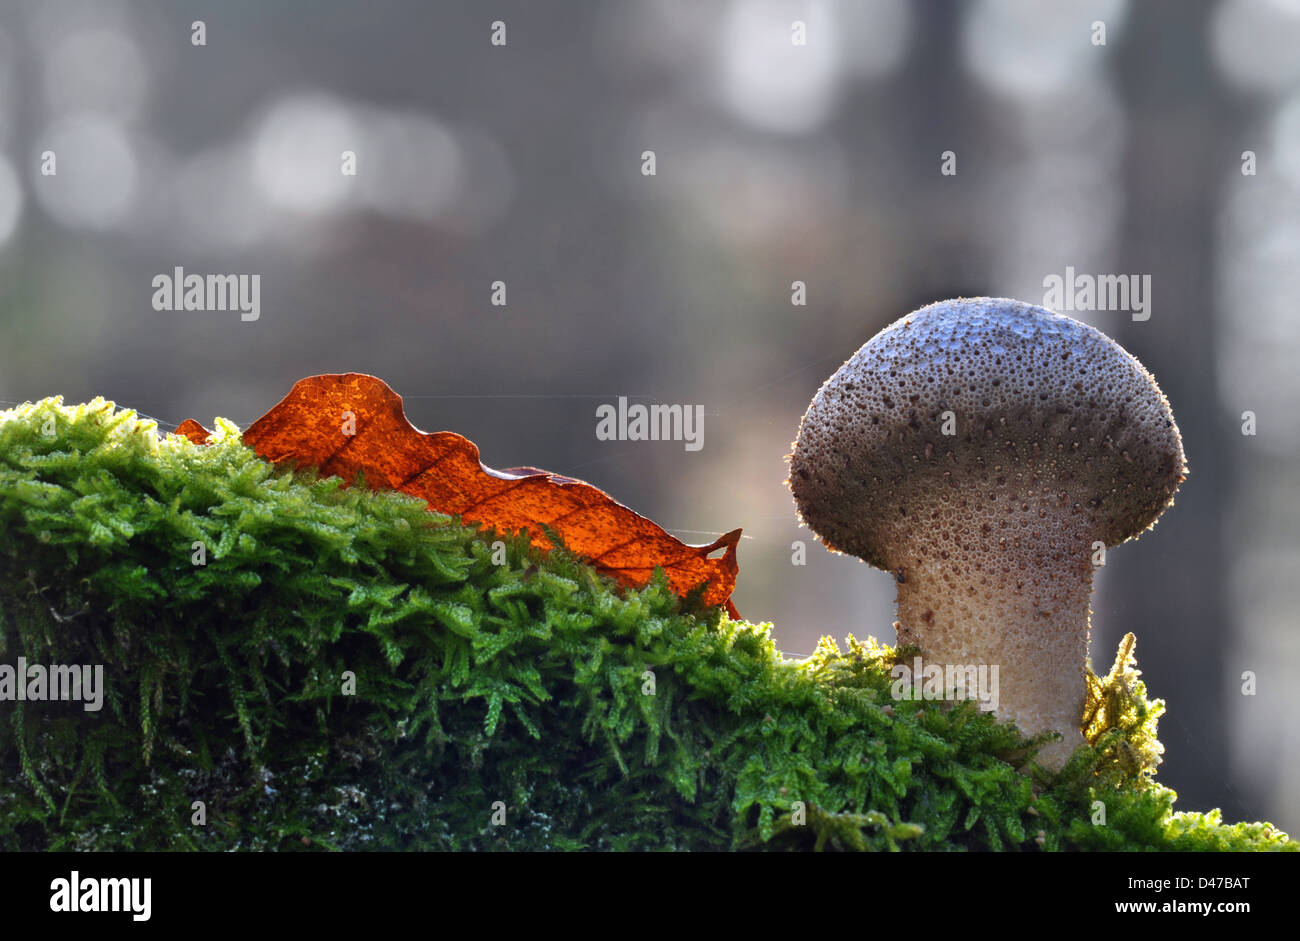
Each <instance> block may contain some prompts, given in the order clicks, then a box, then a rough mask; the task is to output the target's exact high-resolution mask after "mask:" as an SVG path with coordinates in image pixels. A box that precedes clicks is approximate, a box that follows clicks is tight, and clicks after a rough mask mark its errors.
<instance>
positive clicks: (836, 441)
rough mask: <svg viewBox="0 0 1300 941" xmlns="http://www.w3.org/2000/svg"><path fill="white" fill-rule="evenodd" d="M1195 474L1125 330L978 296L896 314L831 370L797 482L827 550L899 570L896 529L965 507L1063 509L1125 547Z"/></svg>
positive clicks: (810, 424)
mask: <svg viewBox="0 0 1300 941" xmlns="http://www.w3.org/2000/svg"><path fill="white" fill-rule="evenodd" d="M948 413H951V414H948ZM945 425H946V426H947V428H948V430H949V431H950V432H955V433H950V434H944V429H945ZM1185 476H1186V463H1185V459H1184V456H1183V447H1182V439H1181V437H1180V436H1179V434H1178V428H1177V426H1176V425H1175V424H1174V417H1173V413H1172V412H1171V411H1170V408H1169V402H1168V401H1167V400H1166V399H1165V397H1164V395H1163V394H1162V393H1161V391H1160V389H1159V387H1158V386H1157V385H1156V382H1155V379H1153V378H1152V376H1151V374H1150V373H1149V372H1147V370H1146V369H1145V368H1143V366H1142V364H1141V363H1139V362H1138V361H1137V360H1136V359H1134V358H1133V356H1131V355H1130V354H1129V353H1127V352H1126V351H1125V350H1124V349H1123V348H1121V347H1120V346H1119V344H1117V343H1116V342H1115V341H1114V340H1112V339H1110V338H1109V337H1107V336H1106V335H1105V334H1103V333H1101V332H1100V331H1098V330H1096V329H1094V328H1092V327H1090V326H1088V325H1087V324H1083V323H1080V322H1079V321H1077V320H1073V319H1071V318H1069V317H1064V316H1062V315H1060V314H1056V313H1053V312H1051V311H1049V310H1045V309H1044V308H1042V307H1035V306H1033V305H1031V304H1026V303H1023V302H1021V301H1015V300H1009V299H1006V298H993V297H975V298H960V299H957V300H949V301H940V302H938V303H935V304H930V305H929V306H927V307H922V308H921V309H919V310H917V311H915V312H913V313H911V314H909V315H908V316H906V317H903V318H902V319H900V320H898V321H895V322H894V323H892V324H890V325H889V326H888V327H886V328H885V329H883V330H881V331H880V333H878V334H876V336H874V337H873V338H872V339H870V340H868V341H867V342H866V343H865V344H864V345H863V346H862V347H861V348H860V349H859V350H858V351H857V352H856V353H855V354H854V355H853V356H852V357H851V358H850V359H849V360H848V361H847V362H846V363H844V365H843V366H841V367H840V368H839V369H838V370H837V371H836V372H835V374H834V375H833V376H831V377H830V378H829V379H827V380H826V382H825V383H823V384H822V387H821V388H820V389H819V390H818V392H817V395H816V396H815V397H814V398H813V400H812V403H811V404H810V405H809V407H808V411H807V412H806V413H805V415H804V417H803V422H802V424H801V425H800V428H799V438H798V440H797V441H796V442H795V444H794V453H793V454H791V455H790V479H789V484H790V489H791V491H792V492H793V494H794V499H795V503H796V505H797V506H798V509H799V514H800V516H801V517H802V519H803V521H804V522H805V523H807V525H808V526H809V527H810V528H811V529H812V530H813V531H814V532H816V533H817V534H818V536H820V537H821V539H822V542H824V543H825V544H826V546H827V548H829V549H832V550H834V551H837V552H848V553H851V554H853V555H856V556H858V557H860V558H861V559H863V560H864V561H866V562H868V563H870V564H871V565H874V566H877V567H879V568H884V569H889V568H892V565H891V561H890V560H891V553H892V552H894V551H895V550H896V548H897V547H896V543H897V541H898V534H899V532H900V528H905V529H906V530H908V531H911V530H913V529H921V530H924V528H925V527H926V524H927V523H929V522H930V521H931V520H932V519H933V520H934V521H935V522H936V523H937V524H940V523H942V522H943V521H945V520H946V521H947V522H948V524H951V522H952V520H953V516H954V514H966V515H970V516H972V517H973V518H976V519H980V520H984V521H986V523H987V521H990V520H996V521H1000V522H999V523H998V525H1013V526H1024V525H1025V521H1026V519H1027V518H1028V516H1029V515H1032V516H1033V517H1035V518H1039V517H1044V516H1047V515H1049V514H1051V515H1055V516H1057V517H1058V518H1059V517H1060V516H1061V515H1062V514H1064V515H1065V516H1066V520H1064V521H1060V522H1062V523H1066V522H1068V524H1069V527H1070V530H1071V532H1072V534H1074V536H1076V537H1077V538H1079V539H1080V540H1082V541H1086V542H1087V544H1088V545H1091V543H1092V542H1093V541H1094V540H1100V541H1102V542H1104V543H1105V544H1106V545H1107V546H1113V545H1117V544H1119V543H1121V542H1124V541H1125V540H1127V539H1130V538H1132V537H1134V536H1137V535H1138V534H1139V533H1141V532H1143V531H1144V530H1146V529H1148V528H1149V527H1150V526H1151V525H1152V524H1153V523H1154V522H1155V520H1156V518H1157V517H1159V516H1160V514H1161V513H1162V512H1163V511H1164V509H1165V507H1166V506H1168V505H1169V504H1170V503H1172V502H1173V495H1174V492H1175V491H1176V490H1177V489H1178V485H1179V484H1180V483H1181V482H1182V481H1183V479H1184V478H1185ZM940 504H942V506H941V505H940ZM1017 515H1019V517H1020V518H1019V519H1017V518H1016V517H1017ZM938 528H939V529H940V530H943V531H945V532H948V531H949V530H951V529H952V527H951V525H939V526H938ZM947 538H949V539H951V538H953V534H952V533H948V534H947ZM970 548H972V549H976V547H973V546H972V547H970ZM977 551H978V550H977Z"/></svg>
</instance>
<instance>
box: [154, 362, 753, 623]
mask: <svg viewBox="0 0 1300 941" xmlns="http://www.w3.org/2000/svg"><path fill="white" fill-rule="evenodd" d="M349 432H351V433H349ZM176 434H180V435H184V436H185V437H187V438H189V439H190V440H191V441H193V442H194V443H196V444H202V443H204V442H205V441H206V440H207V438H208V435H209V434H210V432H209V431H208V430H207V429H206V428H204V427H203V426H202V425H200V424H199V423H198V422H196V421H194V420H193V419H187V420H186V421H185V422H183V423H182V424H181V425H180V427H178V428H177V429H176ZM244 443H245V444H247V445H248V446H249V447H250V448H252V449H253V450H254V451H255V452H257V453H258V454H259V455H261V456H262V457H264V458H266V459H267V460H268V461H271V462H273V463H276V464H282V463H291V464H294V465H297V466H302V467H309V466H310V467H316V468H318V469H319V470H320V473H322V474H324V475H332V474H337V475H338V476H339V477H342V478H343V479H344V480H347V481H352V480H354V479H355V478H356V475H357V474H358V472H360V473H362V474H364V475H365V480H366V483H367V484H369V485H370V486H371V487H374V488H375V489H387V490H399V491H401V492H402V493H407V494H411V495H412V496H416V497H420V498H421V499H423V500H427V501H428V503H429V507H430V509H433V510H437V511H439V512H442V513H448V514H453V515H459V516H460V517H461V518H462V519H463V520H464V521H465V522H469V523H479V524H481V525H483V526H486V527H490V528H493V529H496V530H497V531H499V532H517V531H519V530H523V529H527V530H528V535H529V539H530V541H531V542H532V544H533V545H534V546H537V547H539V548H542V549H549V548H551V541H550V539H549V538H548V537H547V535H546V532H545V528H550V529H551V530H552V531H554V532H555V534H556V535H558V536H559V537H560V538H561V539H563V541H564V544H565V545H566V546H567V547H568V548H569V549H570V550H571V551H573V552H574V553H576V554H577V555H579V556H581V557H583V558H584V559H586V560H587V561H588V562H590V563H591V565H593V566H594V567H595V568H597V569H598V570H600V571H601V572H604V573H605V574H607V575H610V576H612V577H614V578H616V579H618V580H619V581H620V582H622V583H624V584H626V585H631V586H634V587H640V586H642V585H645V584H646V583H647V582H648V581H649V580H650V577H651V575H653V574H654V570H655V568H656V567H659V568H662V569H663V570H664V573H665V575H667V577H668V584H669V585H670V586H671V587H672V590H673V591H674V592H676V593H677V594H678V595H682V596H685V595H687V594H688V593H690V592H691V591H693V590H695V589H696V588H698V587H699V586H701V585H704V586H705V588H704V592H703V600H704V603H705V604H709V605H719V604H725V605H726V606H727V610H728V612H729V613H730V614H731V616H732V617H737V616H738V615H737V613H736V608H735V606H734V605H733V604H732V603H731V593H732V591H734V590H735V587H736V574H737V572H738V570H739V566H738V564H737V562H736V544H737V542H739V540H740V530H739V529H736V530H733V531H732V532H729V533H727V534H726V535H725V536H722V537H721V538H720V539H718V540H717V541H716V542H712V543H710V544H709V545H707V546H689V545H686V544H685V543H683V542H681V541H680V540H679V539H677V538H676V537H674V536H672V535H670V534H669V533H667V532H666V531H665V530H664V529H663V528H661V527H660V526H658V525H657V524H655V523H653V522H651V521H650V520H648V519H646V518H645V517H644V516H641V515H640V514H639V513H636V512H634V511H633V510H630V509H628V508H627V507H625V506H623V505H622V504H621V503H618V502H616V501H615V500H614V499H612V498H611V497H610V496H609V495H607V494H606V493H604V492H603V491H601V490H598V489H597V488H595V487H593V486H592V485H591V484H587V483H583V482H582V481H580V480H574V479H573V478H571V477H563V476H561V475H559V474H551V473H548V472H546V471H543V470H538V469H537V468H535V467H515V468H511V469H509V470H504V471H498V470H493V469H491V468H490V467H484V466H483V463H482V462H481V461H480V460H479V451H478V448H477V447H476V446H475V445H474V443H473V442H472V441H470V440H469V439H467V438H464V437H462V436H460V435H458V434H455V433H453V432H449V431H440V432H434V433H427V432H423V431H420V430H419V429H418V428H416V427H415V426H414V425H412V424H411V423H410V422H409V421H408V420H407V418H406V412H405V410H404V409H403V408H402V397H401V396H400V395H398V394H397V393H396V392H394V391H393V390H392V389H390V388H389V387H388V385H387V384H386V383H385V382H384V381H383V380H381V379H376V378H375V377H374V376H367V375H363V374H361V373H346V374H343V375H324V376H311V377H308V378H306V379H301V380H299V381H298V382H297V383H296V384H295V385H294V387H293V389H292V390H291V391H290V392H289V394H288V395H286V396H285V397H284V399H282V400H281V401H280V403H279V404H278V405H276V406H275V407H274V408H273V409H271V410H270V411H269V412H267V413H266V414H265V415H263V416H262V417H261V418H259V419H258V420H257V421H255V422H254V423H253V424H252V425H251V426H249V428H248V430H247V431H245V432H244ZM719 550H721V551H722V555H721V556H719V557H718V558H710V557H709V556H710V555H712V554H713V553H715V552H718V551H719Z"/></svg>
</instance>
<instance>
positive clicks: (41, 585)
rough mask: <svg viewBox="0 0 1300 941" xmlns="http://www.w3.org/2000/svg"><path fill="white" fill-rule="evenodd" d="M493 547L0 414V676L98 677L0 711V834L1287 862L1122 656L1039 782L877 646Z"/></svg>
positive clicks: (95, 433) (1013, 738) (95, 840)
mask: <svg viewBox="0 0 1300 941" xmlns="http://www.w3.org/2000/svg"><path fill="white" fill-rule="evenodd" d="M493 538H494V537H492V536H490V535H485V534H481V533H479V532H477V531H475V530H474V529H473V528H469V527H464V526H462V525H460V524H459V523H458V522H457V521H456V520H454V519H451V518H448V517H445V516H441V515H438V514H433V513H429V512H428V511H427V510H425V509H424V506H423V504H422V503H421V502H420V501H418V500H414V499H411V498H409V497H405V496H402V495H400V494H393V493H373V492H370V491H368V490H366V489H365V488H363V487H351V488H349V487H344V486H343V482H342V481H340V480H338V479H336V478H332V479H326V480H321V479H317V478H314V477H312V476H310V475H307V474H301V473H299V474H291V473H287V472H283V471H279V470H276V469H274V468H272V467H271V466H270V465H268V464H267V463H266V462H264V461H262V460H261V459H260V458H258V457H257V456H256V455H254V454H253V453H252V452H251V451H250V450H248V449H247V448H245V447H244V446H243V445H242V444H241V443H240V440H239V433H238V430H237V429H236V428H234V426H232V425H230V424H228V423H224V422H222V423H219V431H218V434H217V436H216V438H215V439H214V441H213V443H211V444H209V445H208V446H205V447H196V446H194V445H192V444H190V443H189V442H188V441H186V440H184V439H182V438H179V437H174V436H169V437H165V438H162V439H159V437H158V435H157V433H156V429H155V427H154V425H153V424H152V423H151V422H147V421H142V420H140V419H139V418H137V416H136V415H135V414H134V413H132V412H129V411H115V410H114V407H113V405H112V404H111V403H108V402H105V401H103V400H99V399H97V400H95V401H93V402H91V403H89V404H86V405H82V406H77V407H71V408H69V407H65V406H63V405H62V404H61V400H58V399H49V400H45V401H43V402H39V403H36V404H28V405H24V406H22V407H20V408H17V409H15V410H12V411H9V412H3V413H0V664H4V663H7V664H15V663H16V662H17V658H18V657H19V656H23V657H25V658H26V660H27V661H28V662H29V663H46V664H48V663H65V664H72V663H93V664H103V666H104V672H105V685H106V694H105V701H104V708H103V709H102V710H100V711H98V712H94V711H86V710H85V709H84V708H83V706H82V704H81V703H78V702H60V703H50V702H25V703H16V702H3V703H0V848H2V849H9V850H12V849H178V848H194V849H214V850H226V849H303V848H306V847H311V848H327V849H365V848H388V849H391V848H398V849H538V848H556V849H715V848H764V849H814V848H839V849H872V850H884V849H890V850H893V849H922V850H934V849H939V850H967V849H1026V850H1038V849H1040V848H1041V849H1045V850H1058V849H1148V848H1150V849H1197V850H1218V849H1295V848H1296V844H1295V843H1294V842H1291V841H1290V840H1288V838H1287V837H1286V836H1285V835H1284V834H1282V833H1280V832H1278V831H1275V830H1273V829H1272V828H1271V827H1269V826H1267V825H1263V824H1238V825H1236V826H1225V825H1223V824H1222V823H1220V821H1219V818H1218V814H1217V812H1212V813H1210V814H1176V813H1172V811H1171V805H1172V802H1173V798H1174V795H1173V793H1172V792H1171V791H1169V790H1168V789H1165V788H1162V787H1160V786H1159V785H1158V784H1156V783H1155V782H1154V779H1153V777H1152V771H1153V769H1154V764H1155V762H1156V760H1158V755H1159V743H1158V742H1157V741H1156V739H1155V722H1156V718H1157V717H1158V715H1159V713H1160V711H1161V709H1162V708H1163V706H1162V704H1160V703H1158V702H1157V703H1153V702H1150V701H1148V700H1147V699H1146V697H1145V690H1144V688H1143V687H1142V685H1141V683H1140V681H1138V680H1137V679H1136V677H1137V673H1136V669H1135V667H1134V665H1133V663H1132V659H1131V648H1130V649H1128V650H1127V651H1124V650H1123V649H1122V650H1121V656H1120V658H1119V660H1118V661H1117V666H1116V669H1115V670H1113V671H1112V672H1111V674H1110V675H1109V676H1107V677H1106V678H1105V679H1098V678H1093V688H1092V689H1093V695H1092V700H1091V702H1092V705H1093V706H1095V707H1096V708H1095V709H1094V710H1093V711H1094V715H1093V717H1092V721H1091V724H1090V726H1089V729H1088V737H1089V741H1090V742H1091V743H1092V744H1091V745H1089V746H1088V747H1086V748H1084V749H1081V750H1080V751H1079V752H1078V753H1077V754H1076V756H1075V757H1074V758H1073V759H1072V760H1071V762H1070V764H1069V765H1068V766H1067V767H1066V769H1065V770H1064V771H1063V772H1062V773H1061V774H1060V775H1059V776H1057V777H1056V778H1054V779H1052V778H1049V777H1048V776H1046V775H1044V774H1043V773H1042V772H1041V771H1038V770H1037V768H1036V766H1033V765H1032V764H1031V763H1030V759H1031V757H1032V754H1033V752H1034V750H1035V748H1036V747H1037V746H1038V745H1041V744H1042V742H1041V741H1026V740H1025V739H1024V738H1023V737H1021V735H1020V734H1019V733H1018V732H1017V731H1016V729H1015V728H1013V727H1012V726H1010V725H1008V724H999V723H998V722H996V721H995V720H994V719H993V717H992V716H990V715H989V714H987V713H981V712H979V711H978V710H976V709H975V708H974V707H973V706H972V705H971V704H952V703H943V702H911V701H908V702H895V701H894V700H893V699H892V698H891V696H890V683H891V679H890V675H889V669H890V666H891V665H892V663H893V660H894V658H895V656H896V654H895V652H894V651H892V650H890V649H889V648H888V647H884V646H880V645H877V644H876V643H875V642H874V641H872V640H867V641H866V642H859V641H857V640H855V639H854V638H852V637H850V638H848V640H847V644H846V646H845V649H840V648H839V646H838V645H837V644H836V643H835V642H834V641H832V640H831V639H830V638H824V639H823V640H822V642H821V645H820V646H819V648H818V650H817V652H816V653H815V654H814V655H813V656H812V657H810V658H809V659H807V660H803V661H792V660H788V659H786V658H784V657H783V656H782V655H781V654H780V653H779V652H778V651H777V649H776V646H775V644H774V643H773V641H772V638H771V634H770V625H766V624H758V625H755V624H750V623H746V622H743V621H730V620H728V619H727V618H726V617H725V615H723V614H722V613H721V612H720V611H718V610H716V609H714V610H700V609H698V608H692V607H691V606H688V605H684V604H683V603H681V602H679V601H678V599H676V598H675V597H674V596H673V595H672V594H671V593H670V592H669V591H668V590H667V588H666V586H665V584H664V582H663V580H662V579H658V580H656V581H655V582H653V583H652V584H651V585H650V586H648V587H647V588H645V589H643V590H640V591H627V590H624V589H620V588H618V587H617V586H614V585H613V584H612V583H610V582H609V581H608V580H606V579H604V578H602V577H600V576H599V575H597V574H596V573H595V572H594V571H593V570H592V569H591V568H589V567H587V566H585V565H583V564H581V563H580V562H578V561H576V560H575V559H573V558H572V557H570V556H569V555H567V554H566V553H565V552H563V551H562V550H560V549H557V550H556V551H553V552H551V553H549V554H541V553H538V552H536V551H534V550H533V549H531V548H529V546H528V545H527V543H526V541H525V540H523V539H521V538H513V537H511V538H506V539H505V540H504V542H505V544H506V551H505V553H504V555H505V560H504V561H505V564H504V565H499V564H494V561H499V559H497V560H494V558H493V556H494V551H493V545H492V540H493ZM196 543H201V544H203V547H204V551H205V553H206V560H205V561H206V564H196V562H195V557H196V552H197V551H198V550H196V548H195V544H196ZM906 653H907V651H901V652H900V655H905V654H906ZM349 676H353V677H355V691H354V693H353V694H350V695H349V694H347V693H346V692H345V685H346V682H347V677H349ZM195 801H202V802H203V803H204V805H205V808H206V815H207V816H206V825H203V826H199V825H195V824H194V823H192V822H191V818H192V815H193V814H194V813H195V810H194V809H192V805H193V802H195ZM497 802H500V803H497ZM1098 802H1099V803H1098ZM1099 807H1104V813H1105V822H1104V824H1102V823H1095V822H1094V819H1096V818H1097V815H1098V813H1099V811H1098V808H1099ZM502 814H503V815H504V823H502V822H501V815H502ZM494 815H496V819H495V820H494Z"/></svg>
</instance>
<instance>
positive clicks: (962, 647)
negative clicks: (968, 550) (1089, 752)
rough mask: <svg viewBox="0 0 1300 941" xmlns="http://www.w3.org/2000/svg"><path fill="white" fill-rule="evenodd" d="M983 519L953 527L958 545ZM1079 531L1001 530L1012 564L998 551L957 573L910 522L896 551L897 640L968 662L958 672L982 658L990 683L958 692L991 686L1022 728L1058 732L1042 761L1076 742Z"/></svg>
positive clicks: (932, 659) (1083, 597)
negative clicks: (1007, 532) (909, 529)
mask: <svg viewBox="0 0 1300 941" xmlns="http://www.w3.org/2000/svg"><path fill="white" fill-rule="evenodd" d="M1010 499H1012V500H1015V499H1017V497H1016V496H1014V495H1010ZM988 528H989V527H988V525H987V524H985V523H981V522H975V523H974V524H973V525H969V526H958V527H956V528H955V529H954V530H950V532H951V533H952V535H953V536H954V537H955V538H954V542H955V544H957V545H971V546H976V545H981V544H983V543H984V542H985V540H987V539H988V533H987V529H988ZM1083 536H1084V534H1083V533H1081V532H1078V531H1064V532H1055V531H1052V530H1046V529H1038V530H1034V531H1030V532H1022V533H1018V534H1016V535H1011V536H1002V537H999V539H998V541H999V542H1001V541H1002V540H1005V542H1006V546H1007V548H1009V549H1011V550H1012V551H1013V552H1014V558H1015V559H1016V562H1015V563H1014V564H1011V563H1010V562H1009V560H1008V558H1007V557H1006V556H996V555H995V556H988V557H986V558H983V559H980V560H977V561H974V562H972V563H968V564H967V565H966V566H964V567H963V569H962V570H961V571H960V572H956V571H954V566H953V565H952V564H951V562H950V560H947V559H944V558H943V557H942V556H943V555H947V554H948V553H947V552H936V551H935V549H934V543H933V542H931V541H930V540H929V539H927V538H926V534H925V531H924V530H921V531H915V530H914V531H913V533H912V535H911V537H910V538H909V537H907V536H902V537H901V538H900V539H899V542H898V553H897V556H896V557H895V558H896V560H897V567H896V569H895V578H896V580H897V582H898V623H897V624H896V625H895V627H896V628H897V630H898V642H899V644H900V645H902V644H908V645H914V646H916V647H918V648H920V650H921V662H922V664H923V665H929V664H931V663H933V664H936V665H939V666H944V667H950V666H954V665H956V666H958V667H961V668H963V670H966V672H963V671H960V670H959V671H958V672H957V673H955V674H954V675H956V676H958V677H962V676H970V675H972V674H971V673H970V672H969V671H968V670H967V668H971V667H976V668H977V667H979V666H987V667H988V668H989V670H988V671H987V672H986V673H985V676H986V677H988V680H987V682H988V683H989V685H990V689H989V690H983V691H977V690H975V689H973V688H969V687H967V688H966V689H964V690H963V689H958V690H956V691H955V695H956V696H957V697H958V698H971V699H974V698H976V695H977V692H984V693H985V694H986V695H987V694H988V692H990V691H991V693H992V702H991V705H992V706H994V707H995V708H996V710H997V714H998V715H999V716H1000V717H1001V718H1004V719H1011V720H1013V721H1014V722H1015V723H1016V725H1017V726H1019V727H1020V729H1021V730H1022V731H1024V732H1025V733H1027V734H1030V735H1033V734H1036V733H1039V732H1043V731H1047V730H1053V729H1054V730H1057V731H1059V732H1061V734H1062V739H1061V740H1060V741H1056V742H1049V743H1048V744H1047V745H1045V746H1044V747H1043V748H1042V749H1041V750H1040V751H1039V753H1038V760H1039V762H1040V763H1042V764H1043V765H1044V766H1046V767H1060V766H1061V765H1062V764H1064V763H1065V760H1066V759H1067V758H1068V757H1069V756H1070V753H1071V752H1073V751H1074V749H1075V748H1077V747H1078V746H1079V745H1081V744H1083V735H1082V734H1081V732H1080V722H1081V720H1082V716H1083V706H1084V691H1085V683H1084V664H1085V663H1086V661H1087V657H1088V639H1089V601H1090V598H1091V594H1092V575H1093V567H1092V563H1091V561H1090V555H1091V554H1090V552H1089V551H1088V544H1087V543H1086V542H1084V539H1083ZM1025 549H1028V551H1023V550H1025ZM994 667H996V668H997V669H996V671H995V670H993V669H992V668H994Z"/></svg>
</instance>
